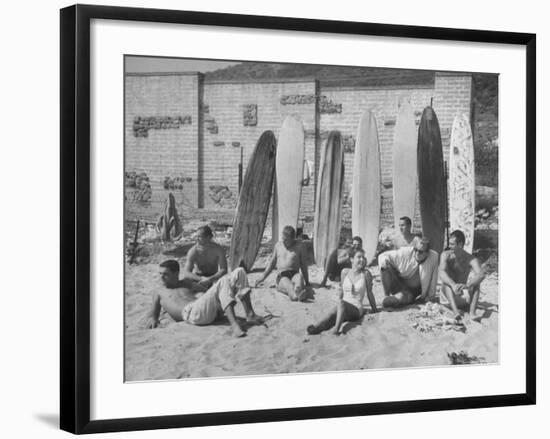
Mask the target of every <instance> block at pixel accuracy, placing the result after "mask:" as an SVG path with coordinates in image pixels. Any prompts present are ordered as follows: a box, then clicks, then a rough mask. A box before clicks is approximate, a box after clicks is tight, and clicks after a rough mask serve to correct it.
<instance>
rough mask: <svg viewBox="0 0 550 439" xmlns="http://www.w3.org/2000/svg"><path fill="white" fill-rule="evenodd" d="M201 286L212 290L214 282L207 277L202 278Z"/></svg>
mask: <svg viewBox="0 0 550 439" xmlns="http://www.w3.org/2000/svg"><path fill="white" fill-rule="evenodd" d="M199 285H201V286H203V287H204V288H210V287H211V286H212V280H211V279H208V278H207V277H201V280H199Z"/></svg>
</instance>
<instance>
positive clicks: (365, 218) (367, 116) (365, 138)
mask: <svg viewBox="0 0 550 439" xmlns="http://www.w3.org/2000/svg"><path fill="white" fill-rule="evenodd" d="M352 185H353V186H352V204H351V228H352V232H353V235H358V236H360V237H361V238H362V239H363V248H364V249H365V255H366V257H367V261H369V262H370V261H371V260H372V259H373V258H374V255H375V253H376V248H377V246H378V234H379V228H380V203H381V200H380V147H379V144H378V128H377V126H376V118H375V117H374V114H373V113H372V112H371V111H366V112H365V113H364V114H363V115H362V116H361V120H360V121H359V126H358V128H357V139H356V142H355V154H354V159H353V183H352Z"/></svg>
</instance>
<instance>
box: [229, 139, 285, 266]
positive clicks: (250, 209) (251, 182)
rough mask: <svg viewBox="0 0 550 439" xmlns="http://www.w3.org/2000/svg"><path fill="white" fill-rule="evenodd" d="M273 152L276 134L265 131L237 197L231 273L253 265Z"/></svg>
mask: <svg viewBox="0 0 550 439" xmlns="http://www.w3.org/2000/svg"><path fill="white" fill-rule="evenodd" d="M276 152H277V140H276V139H275V134H273V132H272V131H265V132H264V133H263V134H262V135H261V136H260V138H259V139H258V143H257V144H256V148H255V149H254V152H253V153H252V156H251V157H250V160H249V162H248V166H247V168H246V174H245V176H244V180H243V185H242V187H241V193H240V194H239V201H238V203H237V212H236V214H235V219H234V221H233V235H232V237H231V248H230V250H229V265H230V268H231V270H234V269H235V268H237V267H239V266H242V267H243V268H244V269H245V270H246V271H250V270H251V269H252V266H253V265H254V260H255V259H256V255H257V254H258V249H259V248H260V244H261V242H262V236H263V234H264V228H265V222H266V219H267V214H268V212H269V204H270V201H271V193H272V191H273V178H274V176H275V158H276Z"/></svg>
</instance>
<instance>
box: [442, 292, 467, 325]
mask: <svg viewBox="0 0 550 439" xmlns="http://www.w3.org/2000/svg"><path fill="white" fill-rule="evenodd" d="M441 289H442V290H443V294H445V297H446V298H447V300H448V301H449V305H450V306H451V310H452V311H453V314H454V315H455V320H460V319H461V318H462V316H461V314H460V311H459V310H458V307H457V305H456V300H455V294H454V293H453V290H452V288H451V287H450V286H449V285H446V284H443V285H442V286H441Z"/></svg>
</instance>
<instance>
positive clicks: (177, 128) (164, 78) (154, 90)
mask: <svg viewBox="0 0 550 439" xmlns="http://www.w3.org/2000/svg"><path fill="white" fill-rule="evenodd" d="M200 76H201V75H199V74H198V73H186V74H162V75H147V74H139V75H137V74H136V75H127V76H126V81H125V143H126V144H125V171H126V172H137V173H145V174H146V175H147V177H148V178H149V182H150V185H151V196H150V198H149V199H148V200H147V201H139V200H137V201H136V200H135V198H136V197H135V192H136V188H131V187H126V191H125V192H126V200H127V213H128V216H129V217H135V216H139V217H144V218H147V219H149V220H154V219H155V218H156V217H158V215H159V214H160V212H161V210H162V208H163V206H164V200H165V199H166V197H167V194H168V191H167V190H165V188H164V184H165V183H164V182H165V178H166V177H169V178H170V179H171V182H170V184H171V186H172V189H171V191H172V192H173V193H174V195H175V197H176V202H177V203H178V206H182V207H183V206H188V207H195V208H196V207H197V206H198V205H199V200H198V166H197V154H198V135H199V118H198V108H199V107H198V106H199V95H198V92H199V79H200ZM180 118H181V119H180ZM180 187H181V188H180Z"/></svg>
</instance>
